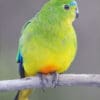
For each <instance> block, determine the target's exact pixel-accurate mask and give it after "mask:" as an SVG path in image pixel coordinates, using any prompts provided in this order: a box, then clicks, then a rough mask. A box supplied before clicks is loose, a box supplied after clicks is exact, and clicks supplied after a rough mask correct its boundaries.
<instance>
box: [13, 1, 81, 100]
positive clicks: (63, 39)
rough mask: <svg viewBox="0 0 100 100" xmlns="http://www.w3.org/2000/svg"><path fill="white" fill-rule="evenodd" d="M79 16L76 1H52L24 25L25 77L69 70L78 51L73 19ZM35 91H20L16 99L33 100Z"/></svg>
mask: <svg viewBox="0 0 100 100" xmlns="http://www.w3.org/2000/svg"><path fill="white" fill-rule="evenodd" d="M78 16H79V9H78V4H77V2H76V1H75V0H48V1H47V2H46V3H45V4H44V5H43V7H41V9H40V11H38V12H37V13H36V14H35V15H34V17H33V18H31V19H30V20H28V21H27V22H26V23H25V24H24V26H23V27H22V30H21V37H20V39H19V42H18V51H17V56H16V61H17V63H18V65H19V74H20V77H21V78H24V77H30V76H35V75H37V74H39V73H40V75H41V76H42V75H49V74H51V75H54V76H56V73H57V74H61V73H64V72H65V71H67V70H68V68H69V67H70V66H71V64H72V62H73V60H74V58H75V56H76V53H77V36H76V31H75V29H74V25H73V22H74V21H75V19H76V18H78ZM55 78H56V77H55ZM31 91H32V89H23V90H19V91H18V92H17V95H16V96H15V99H14V100H29V95H30V94H31Z"/></svg>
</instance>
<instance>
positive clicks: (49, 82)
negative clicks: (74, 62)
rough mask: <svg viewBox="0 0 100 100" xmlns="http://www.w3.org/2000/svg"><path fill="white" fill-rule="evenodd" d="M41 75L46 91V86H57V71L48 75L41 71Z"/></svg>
mask: <svg viewBox="0 0 100 100" xmlns="http://www.w3.org/2000/svg"><path fill="white" fill-rule="evenodd" d="M39 77H40V79H41V87H42V90H43V91H45V88H46V87H50V88H55V87H56V86H57V81H58V74H57V73H56V72H53V73H50V74H48V75H45V74H42V73H39Z"/></svg>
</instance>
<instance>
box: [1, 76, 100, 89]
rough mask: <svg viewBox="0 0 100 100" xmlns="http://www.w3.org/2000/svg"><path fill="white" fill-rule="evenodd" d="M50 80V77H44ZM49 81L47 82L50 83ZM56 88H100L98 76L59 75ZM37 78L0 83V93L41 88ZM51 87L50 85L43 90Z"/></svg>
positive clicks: (99, 77)
mask: <svg viewBox="0 0 100 100" xmlns="http://www.w3.org/2000/svg"><path fill="white" fill-rule="evenodd" d="M45 77H46V78H48V80H50V81H51V80H52V78H51V76H50V75H47V76H45ZM50 81H49V82H50ZM57 86H89V87H90V86H95V87H100V74H60V75H58V80H57ZM41 87H43V86H42V85H41V80H40V78H39V76H35V77H28V78H23V79H14V80H3V81H0V91H11V90H21V89H27V88H41ZM49 87H52V84H51V85H50V84H49V83H48V85H46V86H44V88H49Z"/></svg>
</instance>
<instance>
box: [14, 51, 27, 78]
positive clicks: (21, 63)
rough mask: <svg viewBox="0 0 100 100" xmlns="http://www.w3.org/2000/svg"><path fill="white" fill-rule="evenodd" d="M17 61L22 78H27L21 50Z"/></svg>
mask: <svg viewBox="0 0 100 100" xmlns="http://www.w3.org/2000/svg"><path fill="white" fill-rule="evenodd" d="M16 61H17V63H18V64H19V74H20V77H21V78H23V77H25V71H24V67H23V57H22V55H21V53H20V51H19V50H18V53H17V57H16Z"/></svg>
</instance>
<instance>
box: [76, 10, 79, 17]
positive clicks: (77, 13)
mask: <svg viewBox="0 0 100 100" xmlns="http://www.w3.org/2000/svg"><path fill="white" fill-rule="evenodd" d="M78 17H79V9H78V8H77V9H76V18H78Z"/></svg>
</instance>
